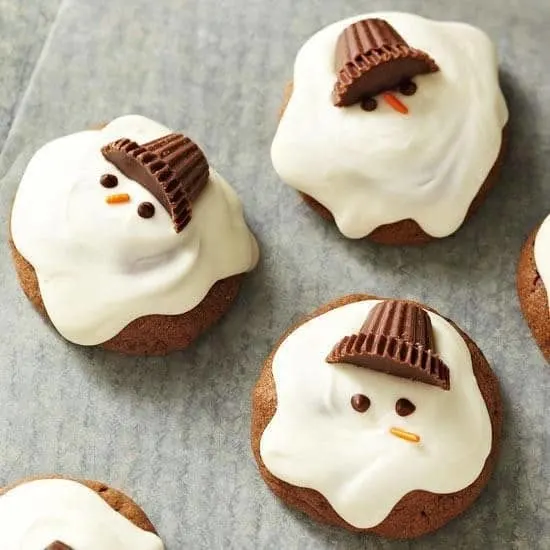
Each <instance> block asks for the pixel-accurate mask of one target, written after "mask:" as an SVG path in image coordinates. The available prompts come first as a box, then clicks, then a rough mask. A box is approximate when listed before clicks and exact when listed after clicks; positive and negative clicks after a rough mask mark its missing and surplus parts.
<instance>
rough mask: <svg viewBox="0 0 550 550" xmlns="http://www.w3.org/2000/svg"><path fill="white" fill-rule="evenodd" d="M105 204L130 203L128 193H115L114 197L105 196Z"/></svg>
mask: <svg viewBox="0 0 550 550" xmlns="http://www.w3.org/2000/svg"><path fill="white" fill-rule="evenodd" d="M105 202H106V203H107V204H121V203H123V202H130V195H128V193H117V194H115V195H107V196H106V197H105Z"/></svg>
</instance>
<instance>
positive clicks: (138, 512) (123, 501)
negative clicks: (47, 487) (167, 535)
mask: <svg viewBox="0 0 550 550" xmlns="http://www.w3.org/2000/svg"><path fill="white" fill-rule="evenodd" d="M40 479H69V480H70V481H77V482H78V483H81V484H82V485H85V486H86V487H88V488H89V489H91V490H92V491H95V492H96V493H97V494H98V495H99V496H100V497H101V498H102V499H103V500H104V501H105V502H106V503H107V504H108V505H109V506H110V507H111V508H112V509H113V510H115V512H118V513H119V514H122V515H123V516H124V517H125V518H126V519H128V520H130V521H131V522H132V523H133V524H134V525H135V526H137V527H139V528H140V529H143V530H144V531H149V532H150V533H154V534H155V535H158V533H157V532H156V530H155V527H154V526H153V524H152V523H151V521H150V520H149V518H148V517H147V516H146V514H145V512H144V511H143V510H142V509H141V508H140V507H139V506H138V505H137V504H136V503H135V502H134V501H133V500H132V499H131V498H130V497H128V496H126V495H125V494H124V493H121V492H120V491H117V490H116V489H112V488H111V487H109V486H108V485H105V484H104V483H100V482H99V481H88V480H80V479H72V478H64V477H63V476H56V475H52V476H38V477H31V478H26V479H22V480H21V481H18V482H16V483H13V484H11V485H8V486H7V487H4V488H3V489H0V496H2V495H3V494H5V493H7V492H8V491H10V490H11V489H14V488H15V487H17V486H18V485H23V484H24V483H28V482H30V481H38V480H40ZM52 542H54V541H52Z"/></svg>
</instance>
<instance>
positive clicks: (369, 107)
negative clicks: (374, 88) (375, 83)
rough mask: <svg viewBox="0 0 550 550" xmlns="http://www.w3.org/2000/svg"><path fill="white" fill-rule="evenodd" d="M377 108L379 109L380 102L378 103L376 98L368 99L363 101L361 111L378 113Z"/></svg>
mask: <svg viewBox="0 0 550 550" xmlns="http://www.w3.org/2000/svg"><path fill="white" fill-rule="evenodd" d="M376 107H378V101H376V99H374V97H366V98H365V99H363V100H362V101H361V109H363V111H367V112H371V111H376Z"/></svg>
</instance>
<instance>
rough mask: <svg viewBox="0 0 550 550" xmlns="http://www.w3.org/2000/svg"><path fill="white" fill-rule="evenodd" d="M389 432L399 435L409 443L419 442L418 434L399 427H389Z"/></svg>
mask: <svg viewBox="0 0 550 550" xmlns="http://www.w3.org/2000/svg"><path fill="white" fill-rule="evenodd" d="M390 433H391V434H392V435H395V436H396V437H400V438H401V439H404V440H405V441H409V442H410V443H420V436H419V435H417V434H414V433H412V432H407V431H405V430H402V429H401V428H390Z"/></svg>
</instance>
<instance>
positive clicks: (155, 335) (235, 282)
mask: <svg viewBox="0 0 550 550" xmlns="http://www.w3.org/2000/svg"><path fill="white" fill-rule="evenodd" d="M10 248H11V252H12V257H13V262H14V265H15V270H16V272H17V277H18V278H19V283H20V284H21V288H22V289H23V292H24V293H25V294H26V296H27V298H28V299H29V300H30V301H31V302H32V304H33V305H34V306H35V307H36V309H37V310H38V311H39V312H40V313H41V314H42V315H43V316H44V317H46V318H48V319H49V317H48V314H47V312H46V308H45V306H44V302H43V300H42V295H41V294H40V287H39V285H38V279H37V277H36V272H35V270H34V268H33V267H32V265H31V264H30V263H29V262H27V260H26V259H25V258H23V256H21V254H20V253H19V252H18V250H17V249H16V248H15V245H14V244H13V241H12V240H11V239H10ZM243 276H244V275H243V274H239V275H234V276H232V277H228V278H227V279H223V280H221V281H218V282H217V283H216V284H215V285H214V286H213V287H212V288H211V289H210V291H209V292H208V294H207V295H206V296H205V298H204V299H203V300H202V302H201V303H200V304H199V305H197V306H196V307H195V308H193V309H192V310H191V311H188V312H187V313H183V314H181V315H146V316H145V317H141V318H139V319H136V320H135V321H132V322H131V323H130V324H129V325H127V326H126V327H125V328H124V329H122V331H121V332H119V333H118V334H117V335H116V336H115V337H113V338H111V339H110V340H108V341H107V342H104V343H103V344H101V347H103V348H105V349H107V350H110V351H117V352H120V353H125V354H127V355H166V354H168V353H171V352H173V351H177V350H182V349H185V348H186V347H188V346H189V344H191V342H193V341H194V340H195V339H197V338H198V337H199V336H200V335H201V334H202V333H203V332H204V331H206V329H208V328H209V327H210V326H212V325H213V324H215V323H216V322H217V321H218V320H219V319H220V318H221V317H222V316H223V315H224V314H225V312H226V311H227V310H228V309H229V307H230V306H231V304H232V302H233V300H235V298H236V297H237V294H238V292H239V288H240V286H241V282H242V278H243Z"/></svg>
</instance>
